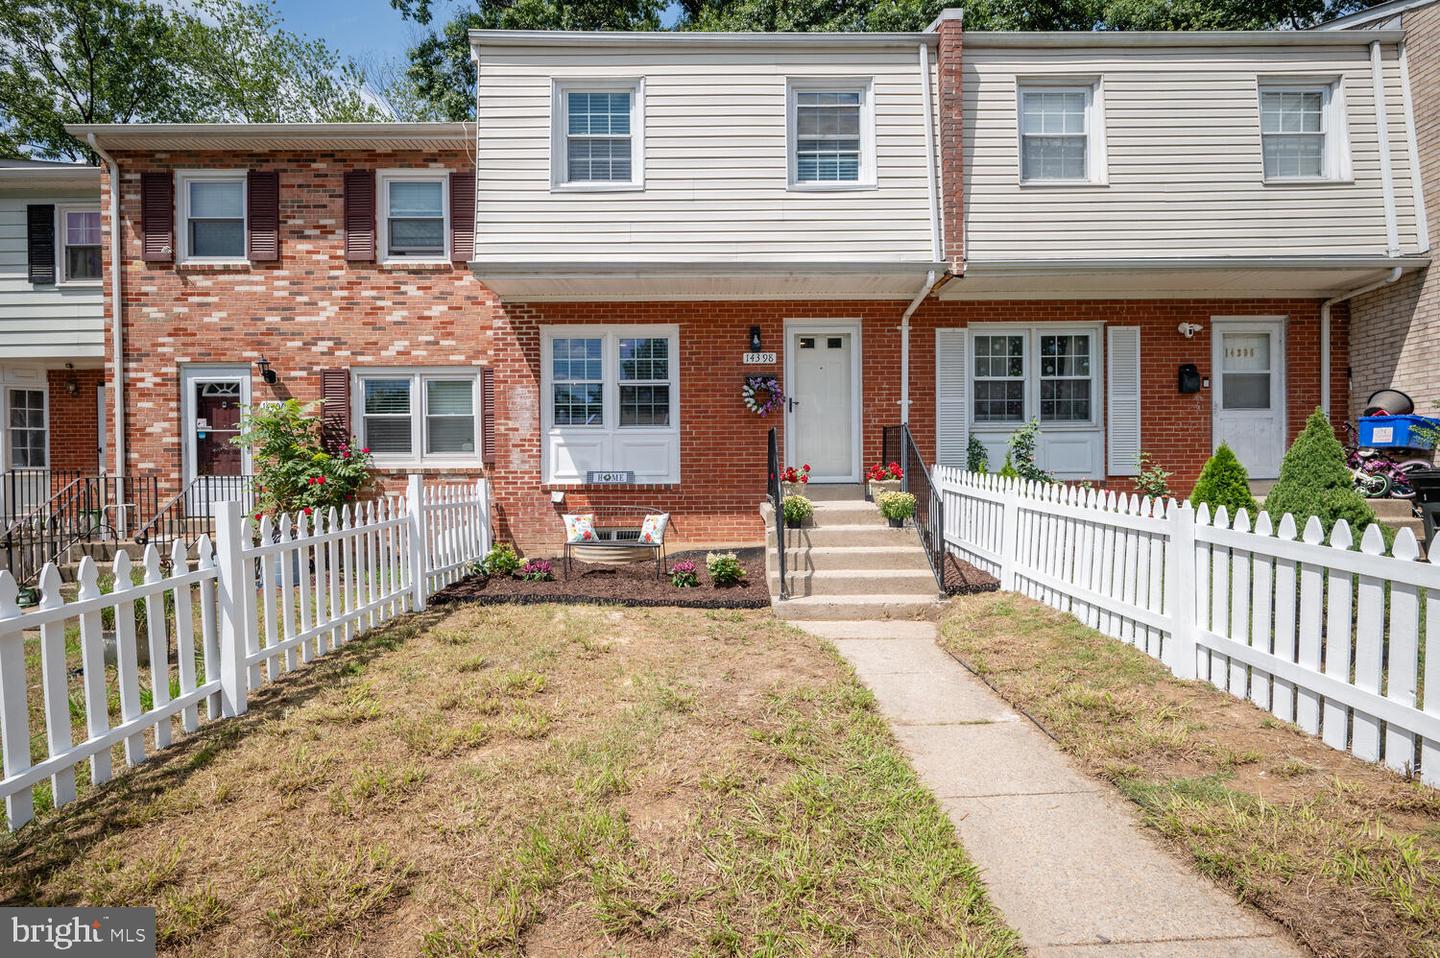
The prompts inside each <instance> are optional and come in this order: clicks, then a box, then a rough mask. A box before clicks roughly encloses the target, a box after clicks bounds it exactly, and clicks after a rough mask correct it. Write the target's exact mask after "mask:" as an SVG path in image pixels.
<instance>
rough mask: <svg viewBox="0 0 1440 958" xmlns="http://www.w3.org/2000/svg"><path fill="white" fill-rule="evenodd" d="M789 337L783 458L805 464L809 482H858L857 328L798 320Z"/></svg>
mask: <svg viewBox="0 0 1440 958" xmlns="http://www.w3.org/2000/svg"><path fill="white" fill-rule="evenodd" d="M787 337H788V339H787V342H786V344H785V345H786V349H785V365H786V367H787V370H786V380H787V386H786V387H785V393H786V397H787V400H786V403H785V406H786V417H787V418H786V422H785V439H786V442H785V447H786V464H787V465H793V466H795V467H797V468H799V467H800V466H802V465H806V464H808V465H809V466H810V480H811V481H812V482H859V481H860V442H859V440H860V423H859V418H860V417H859V410H860V407H859V398H858V396H859V389H858V388H857V387H858V386H859V382H860V370H859V358H860V344H859V342H858V340H859V338H860V330H859V328H858V326H856V325H845V324H837V325H833V326H831V325H825V326H821V325H818V324H815V325H812V324H805V325H800V324H796V325H794V326H792V327H790V328H789V329H787Z"/></svg>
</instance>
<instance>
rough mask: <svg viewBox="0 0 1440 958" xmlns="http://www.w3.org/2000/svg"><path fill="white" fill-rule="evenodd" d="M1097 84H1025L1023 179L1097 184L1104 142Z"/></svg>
mask: <svg viewBox="0 0 1440 958" xmlns="http://www.w3.org/2000/svg"><path fill="white" fill-rule="evenodd" d="M1097 93H1098V85H1097V84H1095V83H1083V84H1080V83H1065V84H1059V83H1053V82H1022V83H1021V84H1020V88H1019V98H1020V116H1019V127H1020V181H1021V182H1022V183H1096V182H1100V181H1101V180H1102V179H1103V177H1104V156H1103V149H1104V140H1103V137H1102V135H1101V133H1102V130H1101V119H1100V109H1099V105H1098V102H1097V99H1098V97H1097Z"/></svg>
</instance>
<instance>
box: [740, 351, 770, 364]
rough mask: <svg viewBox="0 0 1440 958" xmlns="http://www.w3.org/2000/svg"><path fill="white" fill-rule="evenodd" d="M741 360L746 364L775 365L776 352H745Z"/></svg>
mask: <svg viewBox="0 0 1440 958" xmlns="http://www.w3.org/2000/svg"><path fill="white" fill-rule="evenodd" d="M741 362H743V363H744V364H745V365H746V366H773V365H775V354H774V353H745V354H743V355H742V357H741Z"/></svg>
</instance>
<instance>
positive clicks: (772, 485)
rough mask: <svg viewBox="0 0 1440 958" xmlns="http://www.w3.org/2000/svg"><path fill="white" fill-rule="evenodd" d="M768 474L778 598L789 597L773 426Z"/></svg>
mask: <svg viewBox="0 0 1440 958" xmlns="http://www.w3.org/2000/svg"><path fill="white" fill-rule="evenodd" d="M767 469H768V475H769V476H770V478H769V480H767V486H768V488H767V489H766V492H765V494H766V496H767V497H768V498H769V500H770V503H771V505H773V506H774V507H775V555H776V559H777V561H778V562H779V569H780V598H782V599H788V598H790V593H789V589H788V588H787V587H786V585H785V496H784V494H783V493H782V492H781V491H780V490H781V485H780V447H779V446H778V445H777V443H776V441H775V427H774V426H771V427H770V448H769V453H768V463H767Z"/></svg>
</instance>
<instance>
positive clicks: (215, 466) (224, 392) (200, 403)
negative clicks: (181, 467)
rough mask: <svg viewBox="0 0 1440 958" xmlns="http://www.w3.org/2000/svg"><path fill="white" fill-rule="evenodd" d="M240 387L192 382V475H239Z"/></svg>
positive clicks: (232, 384)
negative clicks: (193, 462) (193, 449)
mask: <svg viewBox="0 0 1440 958" xmlns="http://www.w3.org/2000/svg"><path fill="white" fill-rule="evenodd" d="M239 434H240V384H239V383H237V382H197V383H195V475H197V476H238V475H240V474H241V468H242V460H241V456H240V447H239V446H237V445H235V444H234V443H232V442H231V441H230V440H232V439H234V438H235V437H236V436H238V435H239Z"/></svg>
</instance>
